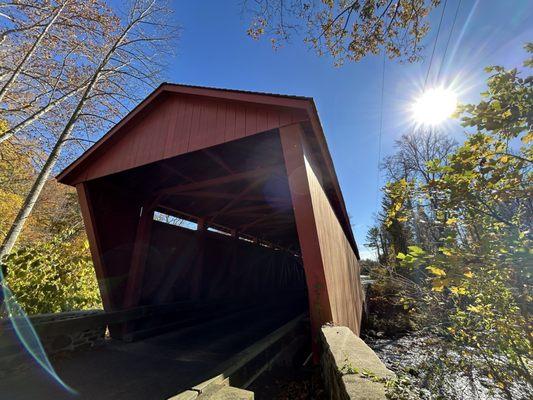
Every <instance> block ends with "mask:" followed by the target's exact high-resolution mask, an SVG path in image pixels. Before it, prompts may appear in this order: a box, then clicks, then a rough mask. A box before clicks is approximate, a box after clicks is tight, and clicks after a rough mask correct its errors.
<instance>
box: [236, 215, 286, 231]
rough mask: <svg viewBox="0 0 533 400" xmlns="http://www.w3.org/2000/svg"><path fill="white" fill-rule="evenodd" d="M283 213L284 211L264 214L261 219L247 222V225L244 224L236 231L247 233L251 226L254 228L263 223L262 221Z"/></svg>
mask: <svg viewBox="0 0 533 400" xmlns="http://www.w3.org/2000/svg"><path fill="white" fill-rule="evenodd" d="M285 212H286V211H285V210H283V211H275V212H273V213H270V214H265V215H263V216H262V217H261V218H257V219H255V220H254V221H252V222H249V223H247V224H244V225H241V226H239V228H237V229H239V231H240V232H246V231H247V230H248V229H249V228H251V227H252V226H255V225H257V224H259V223H261V222H263V221H265V220H268V219H271V218H274V217H276V216H278V215H280V214H282V213H285Z"/></svg>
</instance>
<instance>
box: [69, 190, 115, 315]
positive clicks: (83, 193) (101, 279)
mask: <svg viewBox="0 0 533 400" xmlns="http://www.w3.org/2000/svg"><path fill="white" fill-rule="evenodd" d="M76 191H77V192H78V200H79V204H80V210H81V215H82V217H83V223H84V225H85V231H86V232H87V240H88V241H89V249H90V251H91V256H92V259H93V264H94V270H95V273H96V279H97V280H98V287H99V288H100V296H101V297H102V303H103V305H104V309H105V310H106V311H113V310H114V309H115V308H116V307H115V304H113V302H112V300H111V288H110V287H109V286H108V284H107V282H108V281H107V273H106V268H105V264H104V259H103V252H102V246H101V243H100V239H99V236H98V231H97V228H96V220H95V211H94V208H93V204H92V201H91V197H90V194H89V190H88V187H87V183H78V184H77V185H76Z"/></svg>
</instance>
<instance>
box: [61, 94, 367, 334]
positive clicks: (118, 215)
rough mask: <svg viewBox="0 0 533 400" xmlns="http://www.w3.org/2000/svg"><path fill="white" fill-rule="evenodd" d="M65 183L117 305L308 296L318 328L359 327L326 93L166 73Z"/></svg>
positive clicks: (122, 327) (129, 329)
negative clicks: (193, 80)
mask: <svg viewBox="0 0 533 400" xmlns="http://www.w3.org/2000/svg"><path fill="white" fill-rule="evenodd" d="M58 180H59V181H60V182H62V183H65V184H68V185H71V186H75V187H76V189H77V192H78V195H79V202H80V205H81V210H82V214H83V218H84V222H85V226H86V230H87V234H88V238H89V242H90V248H91V253H92V257H93V261H94V266H95V269H96V275H97V278H98V281H99V284H100V290H101V294H102V299H103V303H104V307H105V310H106V311H117V310H124V309H130V308H134V307H139V306H154V305H165V304H170V303H175V302H190V303H191V304H192V303H201V302H203V303H210V304H215V308H216V305H217V304H219V305H221V304H228V303H230V302H233V303H234V304H241V305H242V304H243V303H246V301H248V300H253V299H255V300H256V301H257V300H261V301H262V300H263V299H265V301H266V300H268V299H270V300H271V299H278V300H279V301H284V302H287V306H290V304H288V303H289V302H292V301H294V302H296V301H297V300H296V297H297V296H298V295H300V294H303V295H304V296H306V297H307V299H308V301H307V302H304V303H303V304H306V306H305V307H308V310H309V315H310V319H311V332H312V333H313V336H315V335H316V333H317V330H318V328H319V327H320V326H321V325H322V324H324V323H327V322H333V323H336V324H341V325H345V326H348V327H350V328H351V329H352V330H353V331H354V332H356V333H358V332H359V329H360V320H361V309H362V290H361V285H360V281H359V266H358V251H357V246H356V243H355V240H354V237H353V234H352V230H351V227H350V221H349V218H348V215H347V212H346V208H345V204H344V201H343V197H342V193H341V190H340V187H339V183H338V180H337V177H336V175H335V170H334V167H333V163H332V160H331V156H330V154H329V152H328V148H327V145H326V140H325V138H324V133H323V131H322V127H321V124H320V121H319V118H318V114H317V110H316V107H315V104H314V102H313V99H311V98H307V97H297V96H283V95H277V94H268V93H254V92H245V91H237V90H226V89H214V88H204V87H195V86H187V85H174V84H166V83H165V84H162V85H161V86H160V87H159V88H158V89H157V90H155V91H154V92H153V93H152V94H151V95H150V96H148V98H146V99H145V100H144V101H143V102H142V103H141V104H139V106H138V107H136V108H135V109H134V110H133V111H132V112H131V113H130V114H129V115H128V116H126V117H125V118H124V119H123V120H122V121H121V122H120V123H119V124H118V125H116V126H115V127H114V128H113V129H111V130H110V131H109V132H108V133H107V134H106V135H105V136H104V137H102V139H101V140H99V141H98V142H97V143H96V144H95V145H94V146H93V147H91V148H90V149H89V150H88V151H87V152H86V153H85V154H83V155H82V156H81V157H80V158H79V159H78V160H76V161H75V162H74V163H72V164H71V165H70V166H69V167H68V168H66V169H65V170H64V171H63V172H62V173H61V174H60V175H59V176H58ZM220 312H222V308H221V311H220ZM158 323H159V324H166V325H169V324H171V323H172V321H168V320H165V321H156V322H154V321H153V320H152V321H150V322H149V323H145V324H144V325H143V326H140V325H134V324H131V323H129V324H125V323H123V324H117V325H116V326H114V327H112V329H111V334H112V336H113V337H115V338H120V337H122V336H124V335H126V334H132V333H135V332H137V331H140V330H142V331H149V330H150V329H153V328H154V326H155V325H154V324H158ZM147 324H148V325H147ZM154 332H155V331H154Z"/></svg>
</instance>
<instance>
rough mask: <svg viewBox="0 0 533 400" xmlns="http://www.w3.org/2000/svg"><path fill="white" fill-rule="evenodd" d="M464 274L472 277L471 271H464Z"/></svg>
mask: <svg viewBox="0 0 533 400" xmlns="http://www.w3.org/2000/svg"><path fill="white" fill-rule="evenodd" d="M464 276H466V277H467V278H472V277H473V276H474V274H473V273H472V271H467V272H465V273H464Z"/></svg>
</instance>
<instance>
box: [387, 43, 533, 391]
mask: <svg viewBox="0 0 533 400" xmlns="http://www.w3.org/2000/svg"><path fill="white" fill-rule="evenodd" d="M527 48H528V50H529V51H530V52H533V46H531V45H527ZM531 64H532V62H531V60H528V61H526V63H525V65H526V66H531ZM486 71H487V72H488V73H490V74H491V75H490V76H489V78H488V80H487V91H486V92H484V93H483V94H482V96H483V100H482V101H481V102H479V103H478V104H468V105H463V106H461V107H459V110H458V116H459V117H460V118H461V120H462V123H463V126H465V127H467V128H469V129H470V131H468V132H467V133H466V140H465V142H464V143H462V144H461V145H460V146H458V147H456V148H454V149H453V151H452V152H451V154H450V155H449V156H448V158H447V159H444V160H443V159H435V160H430V161H428V162H427V163H426V164H427V168H428V171H429V173H430V174H432V175H431V179H430V180H429V181H428V182H427V183H424V184H420V185H418V187H417V188H416V190H415V188H414V187H412V186H411V187H410V186H405V188H403V191H405V194H400V195H398V196H397V197H396V199H397V201H398V202H401V199H402V198H405V197H406V196H409V197H412V198H414V197H420V198H429V197H434V196H436V197H437V198H438V202H437V203H436V205H435V219H436V220H437V221H439V223H441V226H442V227H443V229H442V230H441V231H440V233H441V234H442V236H441V237H440V238H439V247H438V248H436V249H435V248H433V247H431V246H430V247H429V248H424V247H423V246H422V245H417V244H413V245H411V246H409V247H408V251H407V252H405V253H403V252H402V253H400V254H398V259H399V260H401V267H402V268H405V269H408V270H414V269H415V270H417V271H422V272H424V275H423V277H424V279H423V280H422V281H421V282H420V285H419V290H420V292H419V293H418V294H417V295H416V296H412V295H411V294H409V293H404V300H405V302H406V303H405V304H406V306H407V307H409V308H410V309H411V310H412V311H413V313H412V315H413V317H414V318H416V319H417V321H418V323H419V324H420V325H422V326H424V327H427V328H430V329H431V330H433V332H435V334H437V335H438V336H439V337H441V338H443V339H444V341H443V342H442V343H441V345H440V347H439V350H438V352H439V357H440V361H441V363H443V364H444V365H445V366H446V368H447V369H448V370H449V371H457V372H460V373H464V374H466V375H467V376H473V375H474V372H475V373H477V374H482V375H483V376H484V377H485V379H486V380H485V381H483V382H484V384H485V385H486V386H488V387H489V388H490V389H491V390H499V391H501V393H503V394H504V395H505V396H506V397H507V398H508V399H512V398H513V397H514V394H513V390H512V388H513V385H515V384H517V383H518V384H521V385H524V386H525V387H526V388H528V390H530V391H531V390H533V389H532V388H531V386H528V385H529V384H530V382H531V372H530V366H531V362H532V359H531V354H532V350H533V349H532V342H531V337H532V336H531V335H532V331H531V326H532V324H531V316H530V310H531V298H532V297H531V289H532V281H531V270H530V267H531V265H532V262H533V256H532V254H531V250H530V249H531V248H532V244H533V243H532V242H533V235H532V232H533V231H532V229H531V228H532V224H533V208H532V203H531V198H532V194H533V189H532V187H533V185H532V183H533V182H532V175H531V168H532V166H533V157H532V155H533V150H532V146H531V142H532V141H533V133H532V126H533V119H532V114H531V110H532V108H533V78H532V77H531V76H528V77H526V78H523V77H522V76H521V72H520V71H519V70H518V69H512V70H506V69H504V68H503V67H499V66H496V67H489V68H487V69H486ZM390 209H391V212H390V213H389V215H388V217H389V219H390V220H391V221H393V220H395V219H398V218H402V214H401V213H400V214H399V213H396V212H395V210H401V206H398V203H395V204H393V205H392V207H391V208H390ZM457 354H460V355H461V357H460V360H458V359H457Z"/></svg>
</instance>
